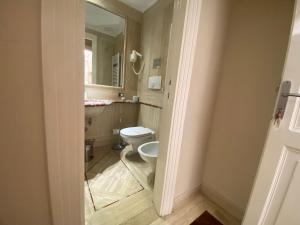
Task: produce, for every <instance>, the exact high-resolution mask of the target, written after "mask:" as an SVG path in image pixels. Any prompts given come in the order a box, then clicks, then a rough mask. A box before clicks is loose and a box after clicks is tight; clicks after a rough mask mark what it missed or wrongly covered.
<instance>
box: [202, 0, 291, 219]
mask: <svg viewBox="0 0 300 225" xmlns="http://www.w3.org/2000/svg"><path fill="white" fill-rule="evenodd" d="M292 13H293V1H291V0H285V1H282V0H265V1H261V0H242V1H235V3H234V5H233V8H232V13H231V17H230V23H229V28H228V36H227V41H226V48H225V54H224V57H223V63H222V67H221V73H220V75H221V81H220V84H219V87H218V97H217V102H216V105H215V108H214V115H213V124H212V128H211V134H210V138H209V144H208V148H207V149H208V153H207V157H206V161H205V169H204V176H203V191H204V192H206V193H207V194H208V195H210V196H211V197H212V198H215V200H217V201H219V202H218V203H219V204H221V205H222V206H223V207H224V208H227V209H229V208H230V207H231V210H232V213H233V214H235V216H237V217H242V216H243V213H244V210H245V207H246V205H247V201H248V198H249V195H250V191H251V187H252V184H253V181H254V177H255V174H256V170H257V166H258V163H259V159H260V155H261V152H262V148H263V144H264V141H265V136H266V133H267V129H268V124H269V121H270V119H271V116H272V112H273V107H274V103H275V98H276V93H275V89H276V86H277V85H279V83H280V77H281V73H282V70H283V64H284V57H285V53H286V48H287V43H288V38H289V29H290V23H291V17H292ZM198 135H199V136H200V137H202V135H201V133H198ZM199 176H200V175H199ZM197 178H198V177H197ZM198 179H199V178H198ZM229 206H230V207H229Z"/></svg>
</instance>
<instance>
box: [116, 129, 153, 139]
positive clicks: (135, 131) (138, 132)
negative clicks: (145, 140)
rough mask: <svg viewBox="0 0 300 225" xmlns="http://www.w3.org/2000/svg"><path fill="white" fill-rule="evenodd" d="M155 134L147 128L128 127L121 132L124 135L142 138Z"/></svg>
mask: <svg viewBox="0 0 300 225" xmlns="http://www.w3.org/2000/svg"><path fill="white" fill-rule="evenodd" d="M153 133H154V132H153V131H152V130H151V129H149V128H145V127H128V128H124V129H122V130H121V134H122V135H125V136H130V137H141V136H146V135H149V134H153Z"/></svg>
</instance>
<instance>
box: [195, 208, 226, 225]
mask: <svg viewBox="0 0 300 225" xmlns="http://www.w3.org/2000/svg"><path fill="white" fill-rule="evenodd" d="M191 225H223V224H222V223H221V222H220V221H218V220H217V219H216V218H215V217H214V216H212V215H211V214H210V213H209V212H207V211H205V212H204V213H202V214H201V216H199V217H198V218H197V219H196V220H194V222H192V223H191Z"/></svg>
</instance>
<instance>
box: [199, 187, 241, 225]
mask: <svg viewBox="0 0 300 225" xmlns="http://www.w3.org/2000/svg"><path fill="white" fill-rule="evenodd" d="M200 190H201V193H202V194H203V195H204V196H205V197H207V198H208V199H209V200H211V201H212V202H213V203H215V204H216V205H218V206H219V207H221V208H222V209H223V210H224V211H225V212H226V213H228V214H229V215H231V216H233V217H235V218H236V219H237V220H239V221H242V219H243V216H244V211H243V210H242V209H240V208H239V207H237V206H236V205H235V204H233V203H232V202H231V201H229V200H228V199H227V198H225V197H224V196H223V195H221V194H220V193H219V192H217V191H216V190H215V189H214V188H212V187H209V186H208V185H205V184H202V185H201V188H200Z"/></svg>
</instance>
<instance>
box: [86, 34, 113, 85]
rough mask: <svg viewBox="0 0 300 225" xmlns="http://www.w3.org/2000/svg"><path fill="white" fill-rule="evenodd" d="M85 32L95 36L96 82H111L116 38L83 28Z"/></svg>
mask: <svg viewBox="0 0 300 225" xmlns="http://www.w3.org/2000/svg"><path fill="white" fill-rule="evenodd" d="M85 32H86V33H89V34H93V35H96V36H97V72H96V79H95V80H96V83H97V84H102V85H111V84H112V56H113V55H114V54H115V47H116V44H117V43H116V42H117V40H116V39H115V38H114V37H113V36H109V35H107V34H104V33H101V32H98V31H95V30H92V29H89V28H85Z"/></svg>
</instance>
